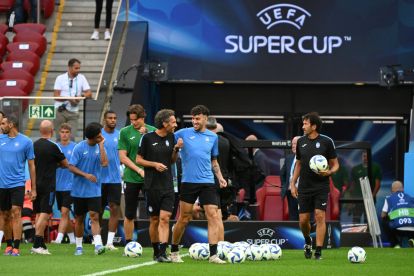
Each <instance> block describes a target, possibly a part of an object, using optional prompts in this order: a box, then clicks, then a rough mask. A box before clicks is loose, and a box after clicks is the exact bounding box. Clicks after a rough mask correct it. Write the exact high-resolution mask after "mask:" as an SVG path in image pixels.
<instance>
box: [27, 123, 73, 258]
mask: <svg viewBox="0 0 414 276" xmlns="http://www.w3.org/2000/svg"><path fill="white" fill-rule="evenodd" d="M53 131H54V130H53V123H52V122H51V121H49V120H43V121H42V122H41V123H40V128H39V132H40V136H41V137H40V138H39V139H38V140H37V141H36V142H35V143H34V153H35V156H36V159H35V166H36V184H37V192H38V193H37V198H36V200H35V201H34V202H33V210H34V212H35V213H36V236H35V240H34V243H33V247H32V249H31V252H32V253H34V254H41V255H50V252H49V250H48V249H47V247H46V244H45V242H44V233H45V229H46V227H47V224H48V220H49V216H50V214H51V213H52V207H53V202H54V201H55V198H54V192H55V190H56V169H57V168H58V166H60V167H62V168H67V167H68V166H69V164H68V160H67V159H66V157H65V155H64V154H63V152H62V150H61V149H60V147H59V146H58V145H57V144H56V143H54V142H52V141H51V140H50V139H51V138H52V137H53Z"/></svg>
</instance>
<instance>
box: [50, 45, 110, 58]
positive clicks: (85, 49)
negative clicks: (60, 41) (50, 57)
mask: <svg viewBox="0 0 414 276" xmlns="http://www.w3.org/2000/svg"><path fill="white" fill-rule="evenodd" d="M107 49H108V47H91V46H85V47H66V46H56V47H55V52H56V53H59V52H60V53H102V54H104V57H105V54H106V50H107Z"/></svg>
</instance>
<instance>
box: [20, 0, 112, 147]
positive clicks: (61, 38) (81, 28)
mask: <svg viewBox="0 0 414 276" xmlns="http://www.w3.org/2000/svg"><path fill="white" fill-rule="evenodd" d="M61 3H62V4H61V6H56V9H55V12H54V15H53V16H52V17H51V18H49V19H48V20H47V21H46V22H45V24H46V25H47V30H46V33H45V36H46V38H47V41H48V47H47V52H46V53H45V54H44V55H43V57H42V60H41V69H40V70H39V72H38V74H37V75H36V84H35V89H34V90H33V92H32V94H31V95H32V96H41V97H48V96H53V87H54V83H55V79H56V77H57V76H58V75H59V74H62V73H64V72H66V71H67V63H68V60H69V59H71V58H77V59H79V60H80V61H81V73H82V74H84V75H85V76H86V78H87V80H88V82H89V85H90V86H91V89H92V92H93V96H95V93H96V90H97V87H98V82H99V78H100V75H101V71H102V68H103V66H104V60H105V55H106V51H107V48H108V45H109V41H106V40H104V39H103V31H104V27H105V16H106V13H105V4H104V7H103V10H102V15H101V24H100V40H95V41H94V40H90V36H91V34H92V31H93V27H94V14H95V0H64V1H62V0H61ZM104 3H105V1H104ZM118 5H119V1H118V0H115V1H114V4H113V8H112V22H114V20H115V19H116V18H115V16H116V12H117V9H118ZM60 12H61V16H59V13H60ZM57 25H59V29H58V32H57V36H56V37H57V39H56V44H55V47H54V49H52V47H51V45H52V44H51V43H52V40H53V30H54V27H55V26H57ZM52 51H53V52H52ZM48 60H49V61H48ZM47 63H49V66H46V65H47ZM47 67H48V68H47ZM45 69H48V70H47V76H46V78H45V80H46V82H45V85H44V87H43V89H41V88H42V87H41V80H42V76H43V77H44V76H45ZM42 73H43V74H42ZM30 104H48V105H49V104H53V101H52V100H31V101H30ZM28 117H29V114H28V110H27V111H26V113H25V114H24V118H25V120H23V121H24V122H25V123H24V125H23V127H24V129H26V134H27V135H29V136H30V137H31V138H32V139H33V140H36V139H37V138H38V137H39V128H38V126H39V123H40V121H41V120H28ZM82 128H83V104H81V106H80V120H79V124H78V131H77V133H78V137H76V141H80V140H81V139H82V136H81V133H83V129H82Z"/></svg>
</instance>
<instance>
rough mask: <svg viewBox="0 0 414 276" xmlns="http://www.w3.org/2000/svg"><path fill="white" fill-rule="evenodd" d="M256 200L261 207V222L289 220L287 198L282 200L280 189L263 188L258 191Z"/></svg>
mask: <svg viewBox="0 0 414 276" xmlns="http://www.w3.org/2000/svg"><path fill="white" fill-rule="evenodd" d="M256 198H257V203H258V205H259V219H260V220H272V221H277V220H288V219H289V210H288V203H287V198H286V197H285V198H284V199H283V198H282V195H281V188H280V187H273V186H263V187H261V188H259V189H257V191H256Z"/></svg>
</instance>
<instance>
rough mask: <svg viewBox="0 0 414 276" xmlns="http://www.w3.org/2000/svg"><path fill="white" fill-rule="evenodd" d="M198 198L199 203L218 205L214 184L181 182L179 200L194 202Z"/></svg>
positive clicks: (202, 204)
mask: <svg viewBox="0 0 414 276" xmlns="http://www.w3.org/2000/svg"><path fill="white" fill-rule="evenodd" d="M197 198H200V205H201V206H204V205H216V206H218V205H219V204H218V194H217V188H216V185H214V184H208V183H182V184H181V189H180V200H181V201H184V202H186V203H190V204H194V202H195V201H196V200H197Z"/></svg>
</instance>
